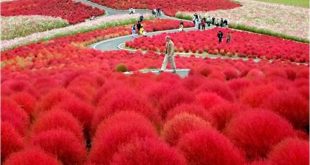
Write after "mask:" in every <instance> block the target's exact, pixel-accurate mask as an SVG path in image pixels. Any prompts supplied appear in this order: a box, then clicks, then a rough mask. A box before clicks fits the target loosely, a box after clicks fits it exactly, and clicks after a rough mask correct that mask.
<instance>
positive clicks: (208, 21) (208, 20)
mask: <svg viewBox="0 0 310 165" xmlns="http://www.w3.org/2000/svg"><path fill="white" fill-rule="evenodd" d="M206 22H207V25H208V27H210V26H211V23H212V19H211V17H210V16H208V18H207V20H206Z"/></svg>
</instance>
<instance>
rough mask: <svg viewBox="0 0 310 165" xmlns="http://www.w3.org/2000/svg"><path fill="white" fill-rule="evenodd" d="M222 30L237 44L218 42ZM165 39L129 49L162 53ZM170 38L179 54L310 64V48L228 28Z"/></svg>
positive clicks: (140, 41) (160, 37)
mask: <svg viewBox="0 0 310 165" xmlns="http://www.w3.org/2000/svg"><path fill="white" fill-rule="evenodd" d="M173 3H175V2H173ZM191 5H192V3H191ZM219 30H221V31H222V32H223V33H224V37H225V35H226V34H227V33H228V32H231V33H232V36H233V40H232V41H231V42H230V43H221V44H219V43H218V40H217V33H218V31H219ZM165 35H166V34H160V35H157V36H154V37H150V38H136V39H135V40H133V41H130V42H127V46H129V47H132V48H139V49H141V48H142V49H144V50H150V48H151V47H155V48H157V49H162V48H164V46H165V45H164V44H162V43H163V42H162V41H163V40H164V37H165ZM170 36H171V38H172V40H173V41H174V43H175V45H176V50H182V49H180V48H188V50H190V51H192V52H196V51H197V50H199V49H201V48H204V49H205V51H207V52H208V53H210V54H218V55H225V56H230V55H231V54H233V55H237V56H239V57H245V56H246V57H249V58H255V57H259V58H266V59H280V60H289V61H294V62H309V52H308V44H306V43H299V42H294V41H290V40H284V39H282V38H278V37H273V36H268V35H261V34H256V33H250V32H245V31H238V30H232V29H228V28H225V29H224V28H214V29H210V30H206V31H191V32H186V33H174V34H171V35H170ZM184 41H186V42H184ZM187 52H188V51H187ZM220 52H222V53H220ZM232 71H233V72H230V73H233V74H231V75H232V78H234V77H238V72H236V71H235V70H232ZM255 71H259V70H255ZM224 73H225V72H224ZM227 73H228V72H227V70H226V74H225V75H226V78H231V77H229V76H230V75H229V76H228V74H227ZM283 73H285V72H283ZM250 75H255V76H262V74H261V73H260V72H254V73H251V74H250ZM227 76H228V77H227Z"/></svg>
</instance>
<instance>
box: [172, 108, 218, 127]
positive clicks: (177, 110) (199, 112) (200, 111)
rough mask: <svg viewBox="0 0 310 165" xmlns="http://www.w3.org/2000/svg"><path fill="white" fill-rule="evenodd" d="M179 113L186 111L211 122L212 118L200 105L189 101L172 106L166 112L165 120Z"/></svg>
mask: <svg viewBox="0 0 310 165" xmlns="http://www.w3.org/2000/svg"><path fill="white" fill-rule="evenodd" d="M180 113H188V114H193V115H196V116H198V117H200V118H202V119H204V120H205V121H208V122H210V123H213V119H212V117H211V115H210V114H209V113H208V112H207V111H206V110H205V109H204V108H203V106H202V105H198V104H194V103H189V104H180V105H178V106H176V107H174V108H173V109H172V110H170V111H169V112H168V115H167V117H166V120H170V119H172V118H173V117H175V116H176V115H178V114H180Z"/></svg>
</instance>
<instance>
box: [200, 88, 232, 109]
mask: <svg viewBox="0 0 310 165" xmlns="http://www.w3.org/2000/svg"><path fill="white" fill-rule="evenodd" d="M196 99H197V101H198V103H200V104H201V105H203V107H204V108H205V109H210V108H212V107H213V106H216V105H219V104H224V103H225V102H226V100H224V99H223V98H222V97H220V96H219V95H217V94H216V93H213V92H202V93H200V94H198V95H196Z"/></svg>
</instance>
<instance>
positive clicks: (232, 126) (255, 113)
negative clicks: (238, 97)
mask: <svg viewBox="0 0 310 165" xmlns="http://www.w3.org/2000/svg"><path fill="white" fill-rule="evenodd" d="M225 132H226V135H227V136H228V137H229V138H230V139H231V140H232V142H233V143H234V144H236V145H237V146H238V147H240V148H241V149H242V150H243V151H244V152H245V153H246V155H247V158H248V159H249V160H254V159H260V158H265V157H266V155H267V154H268V152H269V151H270V149H271V148H272V146H273V145H275V144H277V143H278V142H280V141H281V140H283V139H285V138H286V137H289V136H293V135H294V131H293V127H292V126H291V125H290V124H289V123H288V122H287V121H286V120H285V119H283V118H281V117H280V116H278V115H276V114H274V113H272V112H270V111H267V110H250V111H245V112H242V113H239V114H238V115H237V116H235V117H234V118H233V119H232V120H231V121H230V123H229V124H228V125H227V127H226V130H225Z"/></svg>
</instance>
